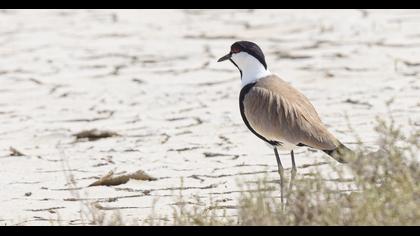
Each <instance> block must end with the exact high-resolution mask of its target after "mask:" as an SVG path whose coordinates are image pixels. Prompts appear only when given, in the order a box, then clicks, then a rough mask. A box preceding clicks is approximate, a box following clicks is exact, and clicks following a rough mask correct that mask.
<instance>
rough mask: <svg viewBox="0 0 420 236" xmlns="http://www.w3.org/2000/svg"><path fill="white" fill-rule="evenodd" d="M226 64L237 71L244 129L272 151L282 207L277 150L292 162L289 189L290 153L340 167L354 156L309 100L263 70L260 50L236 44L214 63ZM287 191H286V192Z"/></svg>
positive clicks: (281, 184) (281, 168)
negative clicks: (321, 156)
mask: <svg viewBox="0 0 420 236" xmlns="http://www.w3.org/2000/svg"><path fill="white" fill-rule="evenodd" d="M227 60H229V61H230V62H231V63H232V64H233V65H234V66H236V68H237V69H238V70H239V73H240V77H241V85H242V88H241V91H240V94H239V108H240V112H241V117H242V119H243V121H244V123H245V125H246V126H247V128H248V129H249V130H250V131H251V132H252V133H253V134H254V135H256V136H257V137H258V138H260V139H262V140H263V141H264V142H265V143H267V144H268V145H269V146H270V147H271V148H273V150H274V155H275V157H276V160H277V166H278V173H279V175H280V187H281V200H282V203H283V192H284V189H283V188H284V184H283V178H284V169H283V165H282V163H281V160H280V157H279V154H278V150H282V151H289V152H290V156H291V161H292V170H291V181H290V186H291V185H292V183H293V179H294V178H295V175H296V172H297V168H296V163H295V157H294V152H293V150H294V149H296V148H297V147H310V148H312V149H317V150H321V151H323V152H324V153H326V154H328V155H329V156H331V157H332V158H334V159H335V160H336V161H338V162H340V163H347V162H348V159H349V158H348V157H350V156H352V155H354V152H353V151H352V150H351V149H349V148H348V147H346V146H345V145H344V144H343V143H341V142H340V141H339V140H338V139H337V138H336V137H335V136H334V135H333V134H332V133H331V132H329V131H328V129H327V128H326V127H325V125H324V123H323V122H322V121H321V119H320V117H319V115H318V113H317V111H316V110H315V107H314V106H313V105H312V103H311V102H310V101H309V99H308V98H307V97H306V96H305V95H303V94H302V93H301V92H299V91H298V90H297V89H295V88H294V87H292V86H291V85H290V84H289V83H287V82H286V81H285V80H283V79H281V78H280V77H279V76H278V75H276V74H273V73H271V72H270V70H269V69H268V67H267V63H266V60H265V56H264V53H263V51H262V49H261V48H260V47H259V46H258V45H257V44H256V43H254V42H250V41H237V42H235V43H233V44H232V45H231V47H230V51H229V53H228V54H226V55H225V56H223V57H221V58H220V59H218V62H223V61H227ZM290 188H291V187H289V189H290Z"/></svg>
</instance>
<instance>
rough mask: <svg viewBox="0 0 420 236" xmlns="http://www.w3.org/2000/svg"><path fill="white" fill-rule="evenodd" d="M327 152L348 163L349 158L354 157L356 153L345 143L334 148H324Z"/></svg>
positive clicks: (341, 161) (339, 160)
mask: <svg viewBox="0 0 420 236" xmlns="http://www.w3.org/2000/svg"><path fill="white" fill-rule="evenodd" d="M322 151H324V152H325V153H326V154H328V155H330V156H331V157H332V158H334V159H335V160H336V161H338V162H340V163H348V162H349V160H351V159H354V157H355V156H356V153H355V152H353V151H352V150H350V148H348V147H346V146H344V144H342V143H340V144H339V145H338V147H337V148H336V149H334V150H322Z"/></svg>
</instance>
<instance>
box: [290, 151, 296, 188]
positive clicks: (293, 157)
mask: <svg viewBox="0 0 420 236" xmlns="http://www.w3.org/2000/svg"><path fill="white" fill-rule="evenodd" d="M290 156H291V157H292V175H291V177H290V184H289V191H291V190H292V187H293V181H294V180H295V176H296V172H297V169H296V163H295V154H294V152H293V150H292V151H291V152H290Z"/></svg>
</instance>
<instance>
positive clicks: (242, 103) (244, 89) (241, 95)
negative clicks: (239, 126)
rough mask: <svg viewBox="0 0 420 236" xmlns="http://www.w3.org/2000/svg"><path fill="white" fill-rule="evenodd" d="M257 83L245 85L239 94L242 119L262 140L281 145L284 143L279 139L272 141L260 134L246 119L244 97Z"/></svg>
mask: <svg viewBox="0 0 420 236" xmlns="http://www.w3.org/2000/svg"><path fill="white" fill-rule="evenodd" d="M255 84H256V83H251V84H247V85H246V86H245V87H243V88H242V89H241V92H240V94H239V108H240V111H241V116H242V120H243V121H244V123H245V125H246V127H248V129H249V130H250V131H251V132H252V133H253V134H255V135H256V136H257V137H258V138H260V139H262V140H264V141H265V142H267V143H269V144H271V145H274V146H279V145H280V146H281V145H282V143H281V142H278V141H272V140H267V139H266V138H264V137H263V136H262V135H260V134H259V133H257V131H255V130H254V129H253V128H252V127H251V125H250V124H249V122H248V120H247V119H246V116H245V108H244V99H245V96H246V94H247V93H248V92H249V90H251V89H252V87H254V85H255Z"/></svg>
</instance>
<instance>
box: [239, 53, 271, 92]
mask: <svg viewBox="0 0 420 236" xmlns="http://www.w3.org/2000/svg"><path fill="white" fill-rule="evenodd" d="M231 59H232V60H233V61H234V62H235V64H236V65H237V66H238V67H239V69H240V70H241V71H242V78H241V83H242V87H245V86H246V85H247V84H250V83H254V82H256V81H257V80H259V79H261V78H264V77H266V76H268V75H271V72H270V71H269V70H268V69H265V67H264V65H263V64H261V62H260V61H258V60H257V59H256V58H255V57H253V56H251V55H250V54H248V53H246V52H240V53H235V54H233V55H232V57H231Z"/></svg>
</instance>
